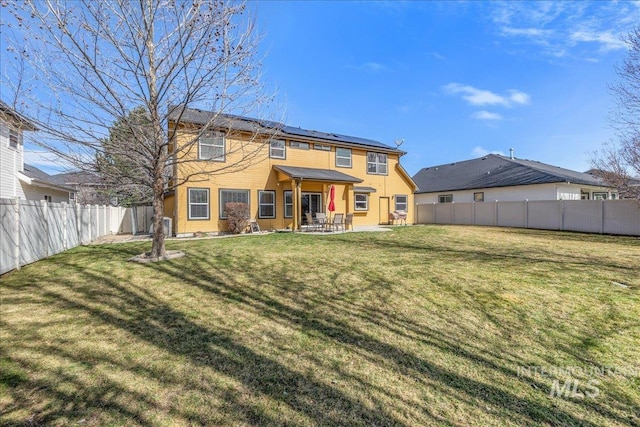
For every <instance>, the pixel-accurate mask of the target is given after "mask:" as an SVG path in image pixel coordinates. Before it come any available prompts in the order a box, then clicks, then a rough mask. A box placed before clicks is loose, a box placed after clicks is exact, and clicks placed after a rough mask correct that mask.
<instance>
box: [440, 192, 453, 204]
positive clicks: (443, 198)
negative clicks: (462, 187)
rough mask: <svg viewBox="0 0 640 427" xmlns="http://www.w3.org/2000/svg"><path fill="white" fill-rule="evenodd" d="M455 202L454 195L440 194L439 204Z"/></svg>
mask: <svg viewBox="0 0 640 427" xmlns="http://www.w3.org/2000/svg"><path fill="white" fill-rule="evenodd" d="M451 202H453V194H440V195H439V196H438V203H451Z"/></svg>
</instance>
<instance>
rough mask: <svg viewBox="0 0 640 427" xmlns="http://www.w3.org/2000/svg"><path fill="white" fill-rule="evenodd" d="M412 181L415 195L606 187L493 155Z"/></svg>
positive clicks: (562, 171)
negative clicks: (555, 186) (564, 186)
mask: <svg viewBox="0 0 640 427" xmlns="http://www.w3.org/2000/svg"><path fill="white" fill-rule="evenodd" d="M413 180H414V181H415V183H416V184H417V185H418V191H417V193H432V192H441V191H455V190H471V189H480V188H493V187H510V186H515V185H531V184H549V183H560V182H569V183H574V184H580V185H591V186H599V187H609V185H607V184H605V183H604V181H603V180H602V179H600V178H597V177H594V176H593V175H590V174H587V173H582V172H577V171H573V170H570V169H564V168H561V167H558V166H552V165H548V164H546V163H541V162H536V161H533V160H523V159H512V158H509V157H505V156H500V155H497V154H489V155H487V156H484V157H481V158H479V159H473V160H466V161H462V162H456V163H449V164H444V165H438V166H431V167H428V168H423V169H421V170H420V171H419V172H418V173H417V174H415V175H414V176H413Z"/></svg>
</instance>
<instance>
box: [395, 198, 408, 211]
mask: <svg viewBox="0 0 640 427" xmlns="http://www.w3.org/2000/svg"><path fill="white" fill-rule="evenodd" d="M398 197H404V200H405V201H404V203H402V204H403V205H405V208H404V209H398ZM394 200H395V203H394V206H395V208H396V211H405V212H409V195H408V194H396V195H395V197H394Z"/></svg>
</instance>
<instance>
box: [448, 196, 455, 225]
mask: <svg viewBox="0 0 640 427" xmlns="http://www.w3.org/2000/svg"><path fill="white" fill-rule="evenodd" d="M455 219H456V202H454V201H451V221H450V222H449V224H455V222H454V220H455Z"/></svg>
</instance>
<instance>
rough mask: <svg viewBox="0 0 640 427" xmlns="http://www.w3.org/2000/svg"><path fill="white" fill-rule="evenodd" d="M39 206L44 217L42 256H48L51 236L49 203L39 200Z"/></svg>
mask: <svg viewBox="0 0 640 427" xmlns="http://www.w3.org/2000/svg"><path fill="white" fill-rule="evenodd" d="M40 204H41V205H42V212H43V215H44V235H45V237H46V238H47V241H46V242H45V252H44V254H45V255H46V256H49V239H51V236H49V229H50V227H49V203H48V202H47V201H46V200H41V201H40Z"/></svg>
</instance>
